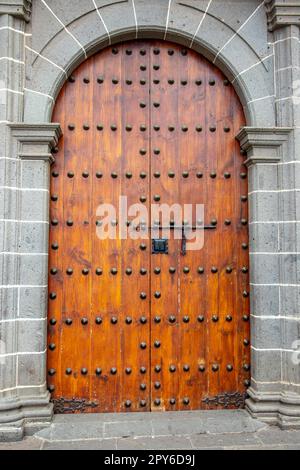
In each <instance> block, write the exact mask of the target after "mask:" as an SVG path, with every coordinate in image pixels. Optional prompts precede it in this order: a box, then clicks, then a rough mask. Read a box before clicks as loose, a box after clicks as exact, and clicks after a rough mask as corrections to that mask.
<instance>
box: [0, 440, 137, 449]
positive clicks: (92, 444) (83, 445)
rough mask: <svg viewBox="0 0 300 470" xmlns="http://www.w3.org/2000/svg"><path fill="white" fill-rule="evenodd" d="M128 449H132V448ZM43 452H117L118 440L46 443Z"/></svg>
mask: <svg viewBox="0 0 300 470" xmlns="http://www.w3.org/2000/svg"><path fill="white" fill-rule="evenodd" d="M0 449H1V446H0ZM128 449H131V447H129V448H128ZM43 450H69V451H70V450H117V440H116V439H101V440H99V441H96V440H87V441H70V442H45V443H44V445H43Z"/></svg>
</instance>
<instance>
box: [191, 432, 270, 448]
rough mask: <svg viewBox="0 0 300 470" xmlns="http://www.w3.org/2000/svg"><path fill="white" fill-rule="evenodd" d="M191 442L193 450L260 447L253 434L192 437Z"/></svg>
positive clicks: (257, 438) (256, 437)
mask: <svg viewBox="0 0 300 470" xmlns="http://www.w3.org/2000/svg"><path fill="white" fill-rule="evenodd" d="M191 442H192V446H193V449H198V448H208V449H209V448H211V447H221V448H222V447H234V446H241V447H242V446H250V445H260V444H261V442H260V440H259V437H258V436H257V434H254V433H240V434H238V433H230V434H217V435H214V434H212V435H206V434H201V435H200V436H197V435H195V436H194V435H192V436H191Z"/></svg>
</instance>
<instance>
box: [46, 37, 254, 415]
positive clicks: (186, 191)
mask: <svg viewBox="0 0 300 470" xmlns="http://www.w3.org/2000/svg"><path fill="white" fill-rule="evenodd" d="M53 121H55V122H60V123H61V127H62V129H63V134H64V136H63V138H62V139H61V142H60V145H59V148H58V153H57V155H56V163H55V165H54V167H53V168H52V176H51V210H50V221H51V230H50V259H49V293H50V295H49V324H50V326H49V332H48V346H49V352H48V384H49V389H50V391H51V392H52V399H53V401H54V403H55V407H56V410H57V411H74V410H75V411H76V410H78V411H88V412H89V411H99V412H109V411H125V410H127V411H129V410H131V411H147V410H148V411H149V410H153V411H156V410H191V409H206V408H218V407H240V406H242V404H243V399H244V394H245V390H246V388H247V386H248V384H249V382H248V380H249V356H250V351H249V335H250V331H249V297H248V296H249V279H248V256H249V254H248V227H247V218H248V204H247V190H248V188H247V172H246V168H245V166H244V165H243V160H242V158H241V156H240V150H239V145H238V143H237V142H236V141H235V135H236V134H237V133H238V130H239V128H240V127H241V126H243V125H244V123H245V122H244V115H243V110H242V106H241V104H240V102H239V100H238V98H237V96H236V94H235V91H234V89H233V87H232V86H231V84H230V83H229V82H228V81H227V80H226V78H225V77H224V76H223V74H222V73H221V72H220V71H219V70H218V69H217V68H216V67H214V66H213V65H211V64H210V63H209V62H208V61H207V60H206V59H204V58H203V57H201V56H199V55H198V54H196V53H195V52H193V51H191V50H186V49H184V48H182V47H181V46H178V45H175V44H171V43H166V42H160V41H150V40H149V41H135V42H128V43H123V44H122V45H118V46H114V47H111V48H108V49H106V50H104V51H102V52H100V53H99V54H97V55H95V56H93V57H92V58H90V59H88V60H87V61H86V62H84V63H83V64H82V65H81V66H80V67H79V68H78V70H76V71H75V73H74V74H73V76H72V77H71V78H70V79H69V81H68V82H67V83H66V84H65V86H64V88H63V89H62V91H61V93H60V96H59V97H58V100H57V103H56V107H55V110H54V114H53ZM120 196H126V197H127V202H128V206H130V205H132V204H136V203H141V204H143V205H144V206H145V207H147V208H148V209H149V208H150V205H151V204H152V203H156V204H169V205H172V204H176V203H178V204H180V205H183V204H193V206H195V205H196V204H203V205H204V211H205V212H204V224H205V226H206V227H207V228H209V229H208V230H205V242H204V247H203V248H202V249H201V250H197V251H188V250H186V249H185V241H184V240H182V239H181V240H177V239H174V238H175V233H176V232H177V231H179V228H178V221H177V222H175V223H174V221H173V220H172V219H170V222H169V224H170V226H171V227H172V225H173V228H171V232H172V233H171V238H170V240H168V243H167V242H166V241H165V239H164V238H163V236H162V233H161V231H158V234H157V236H156V237H155V239H152V238H149V239H148V240H143V239H141V238H137V239H132V238H128V239H126V240H124V239H122V238H121V236H120V235H119V236H118V237H117V239H113V240H105V241H103V240H102V241H100V240H99V239H98V237H97V233H96V232H97V230H98V228H99V217H98V216H97V209H98V207H99V205H100V204H103V203H108V204H111V205H113V206H116V207H118V205H119V197H120ZM132 219H133V217H130V216H128V219H127V220H126V222H128V226H129V227H130V225H129V223H131V224H132V223H133V222H132ZM114 222H115V223H114V224H113V225H114V226H115V227H117V228H119V226H120V220H119V217H118V216H117V217H116V219H115V221H114ZM180 222H181V225H184V224H183V222H186V221H185V220H182V221H180ZM187 222H188V224H189V221H187ZM198 222H199V221H198V220H197V219H196V218H195V214H193V218H192V221H191V225H194V226H197V223H198ZM97 224H98V225H97ZM125 225H127V223H125ZM180 230H181V229H180ZM137 231H138V230H137ZM117 233H119V231H118V230H117ZM160 250H161V251H160Z"/></svg>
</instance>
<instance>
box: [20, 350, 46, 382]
mask: <svg viewBox="0 0 300 470" xmlns="http://www.w3.org/2000/svg"><path fill="white" fill-rule="evenodd" d="M45 377H46V357H45V355H44V354H39V355H35V354H34V355H33V354H30V355H24V354H22V355H19V356H18V384H19V386H25V387H27V386H34V385H42V384H43V383H44V382H45Z"/></svg>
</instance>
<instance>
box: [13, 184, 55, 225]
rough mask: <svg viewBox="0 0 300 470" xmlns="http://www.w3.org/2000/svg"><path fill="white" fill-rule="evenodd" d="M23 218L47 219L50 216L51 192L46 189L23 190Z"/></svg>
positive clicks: (21, 197) (21, 210)
mask: <svg viewBox="0 0 300 470" xmlns="http://www.w3.org/2000/svg"><path fill="white" fill-rule="evenodd" d="M20 199H21V201H20V218H21V220H33V221H44V220H45V221H47V220H48V218H49V215H48V211H49V193H48V192H46V191H21V195H20Z"/></svg>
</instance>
